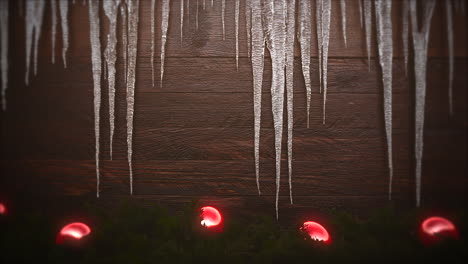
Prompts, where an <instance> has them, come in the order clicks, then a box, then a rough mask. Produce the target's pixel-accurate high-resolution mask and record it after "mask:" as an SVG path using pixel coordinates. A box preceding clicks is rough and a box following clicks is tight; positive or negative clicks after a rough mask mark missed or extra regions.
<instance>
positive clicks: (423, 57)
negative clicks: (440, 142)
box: [0, 0, 465, 217]
mask: <svg viewBox="0 0 468 264" xmlns="http://www.w3.org/2000/svg"><path fill="white" fill-rule="evenodd" d="M24 1H25V2H24V3H23V2H22V1H19V3H18V4H19V5H21V6H20V11H21V12H23V9H25V19H26V23H25V25H26V75H25V82H26V85H28V84H29V76H30V66H31V58H32V60H33V66H34V75H36V72H37V54H38V45H39V39H40V36H41V28H42V23H43V20H44V11H45V8H46V0H24ZM195 1H196V3H195V4H196V14H195V16H196V17H195V18H196V19H195V23H196V28H197V29H198V9H199V7H200V6H201V7H200V8H203V9H205V8H207V7H213V5H214V1H213V0H211V1H209V0H192V3H193V2H195ZM47 2H49V3H50V5H49V7H50V8H51V19H52V30H51V32H52V36H51V37H52V63H55V42H56V32H57V23H58V18H60V22H61V23H60V25H61V30H62V42H63V45H62V47H63V48H62V58H63V64H64V67H67V63H66V54H67V50H68V41H69V32H68V31H69V30H68V13H69V4H70V1H68V0H48V1H47ZM82 2H83V4H86V2H87V1H86V0H83V1H82ZM190 2H191V1H190V0H185V1H184V0H180V6H178V9H179V11H180V41H182V39H183V35H182V33H183V31H182V30H183V26H184V13H186V14H187V16H188V15H189V10H190V4H191V3H190ZM207 2H208V3H207ZM219 2H220V4H221V23H222V31H223V32H222V34H223V40H224V39H225V19H224V16H225V10H226V1H225V0H221V1H216V3H219ZM243 2H244V5H245V18H246V29H247V47H248V55H249V57H250V59H251V63H252V72H253V101H254V158H255V176H256V183H257V188H258V193H259V194H261V191H260V185H259V147H260V146H259V142H260V118H261V87H262V82H263V79H262V78H263V68H264V57H265V48H267V49H268V50H269V53H270V57H271V67H272V82H271V100H272V112H273V123H274V128H275V149H276V202H275V205H276V216H277V217H278V195H279V185H280V171H281V164H280V161H281V143H282V142H281V138H282V134H283V106H284V101H285V94H286V108H287V128H288V129H287V130H288V131H287V134H288V139H287V144H288V146H287V147H288V176H289V191H290V192H289V193H290V202H291V203H293V199H292V137H293V62H294V42H295V38H296V37H297V41H298V42H299V45H300V57H301V61H302V74H303V77H304V81H305V87H306V96H307V127H309V111H310V100H311V83H310V58H311V50H310V45H311V39H312V24H311V19H312V11H311V10H312V8H311V5H312V1H310V0H245V1H243ZM72 3H73V4H74V3H75V1H74V0H73V2H72ZM339 3H340V9H341V18H340V19H341V22H342V23H341V25H342V32H343V41H344V43H345V45H347V38H346V0H340V2H339ZM354 3H356V4H358V5H359V6H358V8H359V11H360V21H361V27H363V28H364V30H365V36H366V48H367V55H368V59H369V60H370V50H371V34H372V25H373V24H375V27H376V33H377V45H378V58H379V62H380V66H381V69H382V82H383V95H384V96H383V98H384V118H385V134H386V139H387V156H388V168H389V185H388V186H389V190H388V195H389V199H391V196H392V179H393V165H392V58H393V44H392V39H393V31H392V22H391V12H392V1H391V0H375V1H368V0H357V1H353V4H354ZM23 4H25V6H24V7H23ZM57 4H58V5H57ZM444 4H445V10H446V18H447V21H446V24H447V34H448V37H447V40H448V47H449V85H448V87H449V88H448V97H449V108H450V109H449V110H450V114H451V115H453V103H452V87H453V72H454V50H453V49H454V48H453V45H454V44H453V38H454V37H453V10H454V9H456V10H460V11H461V12H464V9H465V2H464V1H463V0H453V1H451V0H447V1H444ZM8 5H9V1H8V0H0V37H1V43H0V48H1V49H0V58H1V64H0V65H1V79H2V90H1V95H2V107H3V110H5V109H6V106H7V104H6V96H5V95H6V94H5V93H6V89H7V87H8V29H9V25H8V10H9V8H8ZM139 5H140V0H104V1H97V0H96V1H94V0H89V1H88V8H89V20H90V41H91V57H92V73H93V83H94V119H95V124H94V127H95V137H96V152H95V154H96V157H95V158H96V177H97V192H96V195H97V197H99V178H100V177H99V176H100V173H99V152H100V145H99V142H100V140H99V136H100V130H99V129H100V109H101V79H102V73H103V72H104V78H105V79H107V83H108V91H109V95H108V97H109V118H110V159H112V145H113V144H112V140H113V134H114V107H115V74H116V68H115V63H116V60H117V50H116V47H117V42H118V36H117V24H118V20H119V19H118V18H119V15H120V25H121V27H122V29H123V30H122V35H121V36H120V38H121V41H122V46H123V47H126V48H124V49H123V60H124V69H125V80H126V91H127V116H126V119H127V145H128V149H127V153H128V156H127V159H128V164H129V171H130V194H133V169H132V150H133V148H132V142H133V116H134V104H135V98H134V95H135V73H136V63H137V44H138V25H139ZM155 5H156V0H151V28H150V30H151V64H152V83H153V86H154V55H155V42H154V40H155V30H154V28H155V23H156V21H155V12H154V11H155ZM296 5H297V7H296ZM435 5H436V1H435V0H426V1H421V7H420V8H421V10H422V11H423V12H421V13H420V15H421V16H422V17H421V18H418V12H417V4H416V1H412V0H405V1H402V8H403V10H402V11H403V13H402V14H403V16H402V24H403V30H402V33H403V50H404V62H405V69H406V71H407V67H408V54H409V52H408V50H409V48H408V46H409V40H410V39H412V44H413V50H414V67H415V68H414V72H415V80H416V96H415V101H416V102H415V105H416V111H415V117H416V118H415V156H416V205H417V206H419V205H420V196H421V191H420V189H421V160H422V154H423V152H422V149H423V131H424V129H423V128H424V104H425V94H426V74H425V73H426V64H427V47H428V41H429V32H430V26H431V18H432V15H433V11H434V8H435ZM57 6H58V11H59V12H57ZM161 7H162V8H161V36H160V37H161V51H160V56H161V69H160V86H161V87H162V82H163V76H164V59H165V46H166V42H167V32H168V28H169V16H170V7H171V4H170V0H161ZM100 8H103V10H104V14H105V16H106V18H107V19H108V21H109V23H108V24H109V28H108V35H107V40H103V41H102V42H104V43H106V44H105V47H104V48H101V39H100V30H101V27H100V18H99V10H100ZM331 9H332V1H331V0H316V1H315V11H316V12H315V19H316V34H317V42H318V54H319V72H318V74H319V77H320V78H319V80H320V92H321V93H323V123H325V106H326V100H327V86H328V85H327V68H328V67H327V65H328V49H329V39H330V21H331ZM184 10H185V11H184ZM234 10H235V12H234V13H235V34H236V38H235V39H236V45H235V49H236V67H238V66H239V64H238V58H239V43H238V42H239V41H238V40H239V10H240V0H235V9H234ZM373 12H374V14H375V21H372V18H373V15H372V13H373ZM57 13H58V14H59V16H58V15H57ZM296 13H297V14H296ZM296 20H297V21H296ZM419 22H421V24H419ZM410 36H411V38H410ZM102 52H103V54H102ZM33 54H34V55H33ZM102 56H103V57H104V62H103V61H102Z"/></svg>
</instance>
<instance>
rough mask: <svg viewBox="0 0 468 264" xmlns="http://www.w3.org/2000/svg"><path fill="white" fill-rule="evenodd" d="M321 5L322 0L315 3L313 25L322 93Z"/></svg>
mask: <svg viewBox="0 0 468 264" xmlns="http://www.w3.org/2000/svg"><path fill="white" fill-rule="evenodd" d="M322 5H323V0H316V1H315V24H316V26H317V48H318V59H319V89H320V93H322V59H323V58H322V53H323V48H322V47H323V33H322V9H323V8H322Z"/></svg>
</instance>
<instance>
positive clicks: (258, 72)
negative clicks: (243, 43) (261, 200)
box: [251, 0, 265, 195]
mask: <svg viewBox="0 0 468 264" xmlns="http://www.w3.org/2000/svg"><path fill="white" fill-rule="evenodd" d="M251 1H252V2H251V4H252V76H253V102H254V130H255V131H254V156H255V179H256V182H257V190H258V194H259V195H260V194H261V192H260V181H259V179H260V161H259V160H260V123H261V122H260V121H261V115H262V83H263V68H264V57H265V39H264V34H263V24H262V3H261V1H262V0H251Z"/></svg>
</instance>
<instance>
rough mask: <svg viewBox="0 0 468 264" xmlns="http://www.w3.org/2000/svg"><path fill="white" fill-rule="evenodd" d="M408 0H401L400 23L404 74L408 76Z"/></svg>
mask: <svg viewBox="0 0 468 264" xmlns="http://www.w3.org/2000/svg"><path fill="white" fill-rule="evenodd" d="M408 1H409V0H403V10H402V13H403V14H402V16H403V23H402V27H403V28H402V31H401V32H402V33H403V36H402V40H403V56H404V60H405V75H406V76H408V57H409V55H408V54H409V50H408V36H409V7H408Z"/></svg>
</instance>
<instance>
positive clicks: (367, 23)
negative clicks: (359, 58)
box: [364, 0, 372, 71]
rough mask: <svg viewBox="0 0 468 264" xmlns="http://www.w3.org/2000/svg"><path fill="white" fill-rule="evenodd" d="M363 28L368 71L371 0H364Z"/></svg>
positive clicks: (370, 44)
mask: <svg viewBox="0 0 468 264" xmlns="http://www.w3.org/2000/svg"><path fill="white" fill-rule="evenodd" d="M364 29H365V31H366V48H367V49H366V50H367V62H368V64H369V71H370V54H371V48H372V42H371V34H372V1H371V0H364Z"/></svg>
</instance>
